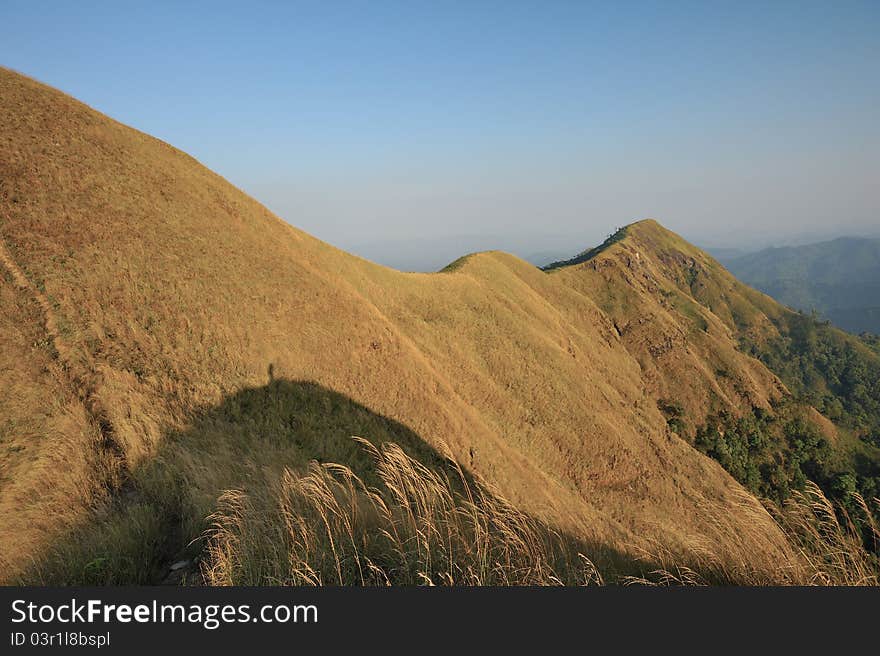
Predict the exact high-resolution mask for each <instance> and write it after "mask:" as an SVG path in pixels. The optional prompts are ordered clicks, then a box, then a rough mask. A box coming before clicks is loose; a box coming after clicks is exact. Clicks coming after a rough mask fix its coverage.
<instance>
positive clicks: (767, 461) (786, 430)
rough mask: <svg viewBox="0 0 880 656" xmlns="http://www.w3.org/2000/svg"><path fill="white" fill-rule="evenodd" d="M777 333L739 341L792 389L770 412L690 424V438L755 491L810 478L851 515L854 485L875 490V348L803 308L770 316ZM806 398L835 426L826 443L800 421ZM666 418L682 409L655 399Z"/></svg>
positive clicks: (773, 493) (879, 482) (773, 492)
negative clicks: (762, 339) (696, 425)
mask: <svg viewBox="0 0 880 656" xmlns="http://www.w3.org/2000/svg"><path fill="white" fill-rule="evenodd" d="M776 327H777V329H778V330H779V332H780V335H779V337H777V338H775V339H771V340H769V341H767V342H763V343H759V342H756V341H749V340H747V339H744V340H743V341H742V348H743V350H745V351H746V352H748V353H750V354H751V355H753V356H754V357H756V358H758V359H759V360H761V361H762V362H763V363H764V364H765V365H766V366H767V367H768V368H769V369H771V370H772V371H773V372H775V373H776V374H777V375H778V376H779V377H780V378H781V379H782V380H783V381H784V382H785V384H786V385H787V387H788V388H789V390H790V391H791V392H792V395H793V396H792V398H790V399H786V400H783V401H782V402H780V403H778V404H776V405H775V406H774V408H773V409H772V411H766V410H763V409H761V408H754V409H753V410H752V412H751V413H748V414H746V415H745V416H743V417H740V418H735V417H733V416H731V415H730V414H729V413H726V412H722V413H719V414H717V415H715V416H713V417H711V418H710V419H709V421H708V422H707V423H706V424H705V425H703V426H702V427H700V428H699V429H698V430H697V434H696V439H695V446H696V447H697V448H698V449H700V450H701V451H703V452H704V453H706V454H707V455H709V456H711V457H712V458H714V459H715V460H717V461H718V462H719V463H720V464H721V465H722V466H723V467H724V468H725V469H726V470H727V471H728V472H730V473H731V474H732V475H733V476H734V478H736V479H737V480H738V481H739V482H740V483H742V484H743V485H745V486H746V487H747V488H748V489H749V490H750V491H751V492H753V493H755V494H758V495H759V496H762V497H765V498H768V499H772V500H774V501H777V502H780V503H781V502H783V501H785V500H786V499H787V498H789V496H790V494H791V492H792V491H793V490H803V489H804V487H805V485H806V483H807V480H812V481H813V482H815V483H816V484H817V485H818V486H819V487H820V488H821V489H822V491H823V492H824V494H825V495H826V496H828V498H829V499H832V500H833V501H835V502H836V503H838V504H840V505H841V506H842V507H843V508H846V509H847V510H848V511H849V512H851V513H854V514H858V507H857V503H856V502H855V500H854V497H853V493H854V492H855V493H858V494H860V495H861V496H862V497H864V498H865V499H873V498H875V497H878V496H880V354H878V352H877V351H876V350H872V348H871V347H872V346H873V348H875V349H876V345H877V338H876V337H870V336H866V337H863V338H861V340H860V339H858V338H855V337H852V336H850V335H847V334H846V333H843V332H841V331H840V330H837V329H835V328H834V327H833V326H831V325H830V324H829V323H828V322H826V321H820V320H818V319H817V318H816V317H815V316H811V315H806V314H802V313H794V314H786V315H783V316H782V317H780V318H779V319H778V320H777V322H776ZM807 406H813V407H814V408H816V409H817V410H819V411H820V412H821V413H822V414H823V415H825V416H826V417H827V418H829V419H831V420H832V421H833V422H834V423H835V425H836V426H837V427H838V428H839V429H840V436H839V438H838V440H837V441H838V443H837V444H835V445H832V444H831V443H830V442H829V440H828V438H826V437H825V436H823V435H822V434H820V431H819V430H818V428H817V427H816V424H815V423H813V422H810V421H806V420H805V415H804V413H805V412H806V410H807ZM661 410H663V411H664V413H665V414H666V416H667V417H668V418H669V422H670V426H671V427H673V428H675V427H674V426H673V422H680V421H682V419H681V417H680V416H679V415H677V414H675V413H674V412H670V411H669V409H668V408H661Z"/></svg>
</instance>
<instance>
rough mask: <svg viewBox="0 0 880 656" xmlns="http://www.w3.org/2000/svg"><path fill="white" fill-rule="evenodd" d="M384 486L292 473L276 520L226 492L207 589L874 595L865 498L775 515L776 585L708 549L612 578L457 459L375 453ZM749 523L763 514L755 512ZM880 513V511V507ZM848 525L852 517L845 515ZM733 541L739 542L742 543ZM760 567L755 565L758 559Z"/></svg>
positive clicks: (343, 476)
mask: <svg viewBox="0 0 880 656" xmlns="http://www.w3.org/2000/svg"><path fill="white" fill-rule="evenodd" d="M355 439H356V440H357V441H358V442H359V443H360V444H361V445H362V446H363V448H364V449H365V450H367V452H368V453H369V454H370V455H371V457H372V458H373V459H374V460H375V463H376V469H377V472H378V474H379V480H380V484H379V485H378V486H369V485H367V484H366V483H364V481H363V480H362V479H361V478H360V477H359V476H357V475H356V474H355V473H354V472H352V471H351V469H350V468H348V467H347V466H345V465H340V464H334V463H324V464H318V463H315V462H313V463H312V466H311V467H310V469H309V471H308V472H307V473H305V474H298V473H294V472H291V471H289V470H287V471H285V474H284V477H283V480H282V482H281V484H280V486H279V490H278V493H277V498H276V500H275V501H276V504H277V505H276V506H275V508H271V507H267V506H265V505H264V504H262V503H261V504H258V505H255V504H254V503H253V502H252V500H251V498H250V497H249V496H248V494H246V493H245V492H243V491H241V490H228V491H226V492H224V493H223V495H222V496H221V497H220V508H219V509H218V511H217V512H215V513H214V514H213V515H212V517H211V520H212V526H211V528H210V529H209V530H208V531H207V548H206V558H205V560H204V561H203V563H202V568H201V569H202V575H203V577H204V580H205V582H206V583H208V584H209V585H361V586H362V585H380V586H385V585H467V586H481V585H602V584H605V583H617V584H626V585H632V584H639V585H708V584H724V585H858V586H865V585H877V584H878V575H880V561H878V558H877V557H876V556H875V555H873V554H871V553H869V552H868V551H867V550H866V549H865V547H864V542H863V539H862V531H863V530H868V531H870V532H871V534H872V535H873V536H874V539H875V540H876V539H877V538H880V533H878V530H877V523H876V515H875V513H874V512H873V511H872V510H871V509H870V508H869V507H868V504H867V503H865V502H864V500H862V499H861V498H860V497H859V498H858V503H859V507H860V508H861V511H862V516H861V517H860V518H858V519H856V520H854V519H852V518H850V517H849V515H847V514H846V513H845V511H843V510H842V509H841V508H835V507H834V506H833V505H832V504H831V502H829V501H828V499H827V498H825V496H824V495H823V494H822V492H821V490H819V488H818V487H816V486H815V485H813V484H810V485H809V486H808V488H807V490H806V491H805V492H803V493H798V494H796V495H795V496H794V498H792V499H791V500H790V501H789V502H788V503H787V504H786V506H785V508H784V509H782V510H780V511H777V513H776V517H777V521H778V522H779V526H780V529H781V530H782V531H783V532H784V533H785V535H786V537H787V538H788V540H789V542H790V543H791V544H792V545H793V547H794V549H793V550H792V552H791V553H790V554H789V555H788V558H787V559H786V560H785V561H782V562H780V563H779V565H780V566H779V568H778V569H777V570H776V571H775V572H772V573H768V572H767V571H764V570H762V569H760V568H755V567H754V564H753V562H752V561H751V560H750V559H748V558H746V559H744V560H743V562H740V563H731V562H730V561H729V560H727V559H725V558H723V557H719V556H718V554H716V553H714V552H713V551H712V549H711V547H710V546H708V545H707V547H706V548H705V549H703V550H699V551H697V552H696V557H695V558H694V559H693V560H692V561H689V562H686V561H683V560H682V559H681V556H680V555H678V554H674V553H672V552H670V551H669V550H668V549H667V548H665V547H664V545H662V544H659V543H658V544H656V545H653V547H652V548H651V549H650V550H643V551H642V553H641V556H640V558H639V560H638V561H637V562H636V563H634V564H632V565H631V567H634V568H635V569H636V570H638V569H641V570H642V571H641V573H639V574H621V572H619V571H602V570H601V569H600V567H598V566H597V565H596V564H595V563H594V562H593V561H592V560H591V559H590V558H589V556H588V555H586V554H585V553H584V551H583V550H584V545H582V544H578V543H577V541H576V540H574V539H572V538H571V537H570V536H563V535H560V534H559V533H558V532H555V531H553V530H552V529H550V528H549V527H547V526H546V525H543V524H541V523H540V522H537V521H535V520H534V519H533V518H531V517H529V516H528V515H526V514H524V513H523V512H522V511H520V510H518V509H517V508H516V507H515V506H513V505H512V504H511V503H510V502H508V501H507V500H506V499H504V497H503V496H502V495H501V494H500V493H499V492H498V491H497V490H494V489H492V488H491V486H489V485H488V484H486V483H485V482H484V481H479V480H477V481H474V480H472V479H470V478H469V477H468V476H466V475H465V473H464V471H463V470H462V468H461V466H460V465H459V464H458V463H456V462H455V461H454V460H452V459H450V460H449V461H448V462H447V467H446V470H445V471H444V472H443V473H438V472H437V471H433V470H431V469H428V468H426V467H424V466H423V465H421V464H420V463H419V462H418V461H416V460H415V459H413V458H411V457H409V456H407V455H406V453H404V452H403V451H402V450H401V449H400V448H399V447H397V446H396V445H394V444H387V445H384V446H383V447H381V448H376V447H375V446H373V445H372V444H371V443H369V442H366V441H364V440H360V439H359V438H355ZM743 508H744V511H745V512H754V509H753V507H752V506H751V505H750V504H748V503H744V504H743ZM878 509H880V502H878ZM839 515H843V519H841V518H840V517H839ZM730 537H731V539H736V536H733V535H731V536H730ZM760 558H761V555H755V560H757V561H760Z"/></svg>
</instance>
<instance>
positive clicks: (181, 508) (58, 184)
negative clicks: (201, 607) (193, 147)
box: [0, 69, 835, 582]
mask: <svg viewBox="0 0 880 656" xmlns="http://www.w3.org/2000/svg"><path fill="white" fill-rule="evenodd" d="M0 92H2V93H0V103H2V104H3V107H2V109H3V110H4V112H3V116H4V117H5V118H4V119H3V121H2V122H0V140H2V142H3V144H4V152H5V155H4V157H3V159H2V160H0V197H2V198H3V199H4V209H3V213H2V217H0V243H2V244H4V245H5V249H6V250H7V251H8V254H9V258H8V259H9V261H10V262H12V263H13V264H14V267H9V266H7V267H3V273H4V276H3V277H2V278H0V294H2V298H3V302H4V305H3V307H4V308H12V309H11V310H10V311H8V312H7V313H5V315H4V316H3V317H0V357H3V358H4V360H3V362H2V364H3V366H2V367H0V383H2V384H3V385H5V386H6V389H8V390H10V393H9V394H8V395H7V396H6V398H4V399H3V400H2V401H0V420H2V423H0V427H2V428H3V442H4V444H5V445H6V450H5V451H4V452H2V454H0V458H2V460H0V464H2V472H3V478H2V480H3V486H2V488H0V511H2V512H0V528H2V530H0V560H2V561H3V562H4V564H5V565H6V568H7V576H17V575H22V576H27V575H28V572H27V569H28V565H27V563H28V562H29V561H37V562H46V563H50V565H46V567H48V568H49V571H52V572H55V573H54V574H51V575H48V576H49V579H50V580H54V581H58V580H62V581H70V580H78V581H81V580H87V581H92V582H94V581H96V580H97V581H98V582H100V581H102V580H103V579H101V578H100V576H101V571H103V570H101V571H98V572H95V567H94V563H95V562H98V561H100V562H104V561H103V560H101V559H105V560H106V559H109V560H110V561H111V562H112V561H114V560H117V559H124V558H129V559H142V561H143V563H144V565H143V573H142V574H139V575H142V576H148V575H149V572H151V571H153V570H154V569H155V568H157V567H159V566H160V561H161V560H162V559H163V558H168V557H169V556H172V555H174V554H175V553H176V552H177V551H176V550H184V549H185V545H186V544H188V543H190V542H191V541H192V540H194V539H197V538H198V536H199V535H200V534H202V533H203V532H204V530H205V521H206V519H205V518H206V517H208V516H209V515H210V514H211V513H213V512H214V511H215V510H216V507H217V503H218V498H219V497H221V496H222V494H223V492H224V490H229V489H239V490H244V491H247V492H248V493H249V494H250V495H251V496H252V497H253V498H264V497H265V498H271V494H272V493H273V491H274V490H276V489H277V487H278V485H279V481H280V480H281V478H282V475H283V468H284V467H289V468H291V469H293V470H297V471H301V470H304V469H305V468H306V467H307V465H308V461H309V460H311V459H314V458H316V457H317V458H320V459H323V460H334V461H337V462H342V463H343V464H352V463H360V462H361V460H359V456H357V454H356V452H355V450H354V449H353V448H352V447H350V446H348V442H346V441H345V440H346V439H347V438H348V437H349V436H350V435H354V434H356V435H359V436H362V437H365V438H368V439H371V438H372V439H376V440H378V441H381V439H383V437H384V435H383V434H382V433H383V431H386V430H390V429H386V428H383V427H382V426H384V424H381V422H380V423H378V424H377V423H376V422H377V421H378V420H376V419H375V417H381V418H384V419H387V420H388V421H393V422H396V424H399V425H401V426H404V427H405V428H406V430H408V431H410V432H411V433H412V434H414V435H416V436H418V437H419V438H420V439H421V440H422V441H423V442H424V448H425V449H433V450H435V451H436V452H438V453H444V452H447V451H448V452H450V453H451V454H452V455H454V456H455V458H456V459H457V460H458V461H459V462H462V463H464V464H465V465H466V466H467V467H468V469H469V470H470V471H472V472H473V473H474V474H475V475H478V476H479V477H480V478H482V479H485V480H487V481H489V482H490V483H491V484H492V485H493V486H495V487H497V489H499V490H500V491H501V492H503V493H504V495H505V496H506V497H507V498H509V499H510V500H511V501H512V503H514V504H515V505H516V506H517V507H518V508H520V509H522V510H524V511H525V512H527V513H528V514H530V515H532V516H534V517H536V518H538V519H539V520H541V521H542V522H546V523H547V524H548V525H549V526H551V527H553V528H554V529H555V530H558V531H562V532H565V533H566V534H571V535H574V536H576V537H577V538H579V539H583V540H585V541H586V542H588V543H590V544H596V545H604V546H605V547H607V548H609V549H610V548H612V547H613V548H614V549H617V550H620V551H621V552H626V553H628V554H629V556H628V557H630V558H632V559H636V558H637V556H638V554H639V553H643V552H644V551H645V550H648V549H650V548H652V547H653V546H656V545H657V544H662V545H663V546H664V548H665V549H668V550H669V552H670V553H675V554H678V555H680V556H681V558H682V559H683V561H682V562H690V561H691V560H693V561H696V560H699V558H700V557H701V554H704V553H705V552H706V551H707V550H709V551H711V552H712V553H714V554H715V556H716V557H717V559H718V560H719V562H724V563H742V562H745V561H748V562H751V563H753V566H754V567H755V568H756V569H758V570H760V571H762V572H764V573H765V574H766V575H767V576H768V577H773V576H776V575H777V574H778V571H777V570H778V568H779V564H780V563H783V562H788V561H789V560H790V559H792V558H795V556H794V555H793V553H792V551H791V548H790V546H789V545H788V544H787V543H786V542H785V539H784V537H783V535H782V534H781V532H780V530H779V529H778V527H777V526H776V525H775V524H774V522H773V521H772V519H771V518H770V516H769V515H768V514H767V512H766V511H765V510H764V509H763V507H762V506H761V505H760V504H759V503H758V501H757V500H756V499H755V498H754V497H752V496H750V495H749V494H747V493H746V492H745V491H744V489H743V488H742V486H741V485H740V484H739V483H737V481H736V480H734V478H732V477H731V476H730V475H729V474H728V473H727V472H726V471H725V470H724V469H723V468H722V467H721V466H720V465H719V464H718V463H716V462H715V461H714V460H712V459H711V458H709V457H707V456H705V455H704V454H703V453H701V452H699V451H698V450H697V449H695V448H694V446H693V439H694V436H695V435H696V433H697V428H698V427H699V426H701V425H702V424H704V423H705V422H706V421H707V420H708V419H709V417H710V416H712V415H713V414H715V413H718V412H727V413H732V414H733V415H736V416H741V415H744V414H746V413H748V412H751V411H752V409H753V408H755V407H759V408H764V409H772V408H773V407H774V405H775V404H777V403H778V401H779V399H781V398H782V397H785V396H787V395H788V390H787V388H786V386H785V384H783V383H782V382H781V380H780V379H779V378H778V377H777V376H776V375H775V374H773V373H772V372H770V371H769V370H768V369H767V368H766V367H765V366H764V365H763V364H761V362H759V361H758V360H757V359H755V358H753V357H751V356H750V355H747V354H745V353H743V352H742V351H741V350H740V349H739V346H738V344H737V342H736V337H737V334H738V333H744V334H749V335H753V336H754V339H755V340H756V341H760V340H765V339H769V338H772V337H775V336H778V334H779V330H778V328H776V326H775V324H774V322H773V320H771V319H770V318H768V317H769V316H771V315H773V316H776V315H782V314H784V313H785V312H787V310H785V309H784V308H781V307H780V306H778V305H777V304H775V303H774V302H773V301H772V300H771V299H769V298H768V297H766V296H764V295H761V294H759V293H757V292H754V291H752V290H747V288H745V286H744V285H741V283H738V282H737V281H735V279H733V278H732V276H730V275H729V274H727V273H726V272H725V271H724V270H723V268H720V265H718V264H717V262H715V261H714V260H712V259H711V258H709V257H708V256H707V255H705V254H704V253H702V252H701V251H699V250H698V249H696V248H694V247H693V246H690V245H689V244H687V243H686V242H684V241H683V240H681V239H680V238H679V237H677V236H676V235H674V234H673V233H670V232H668V231H666V230H665V229H663V228H662V227H661V226H659V224H657V223H656V222H651V221H643V222H639V223H636V224H632V225H631V226H629V227H628V228H627V234H626V236H625V238H622V239H620V240H618V241H617V242H615V243H612V244H610V245H609V246H608V247H607V248H605V249H604V250H603V251H601V252H599V253H597V254H596V255H595V257H592V258H590V259H588V260H585V261H583V262H579V263H576V264H574V265H571V266H565V267H558V268H556V269H554V270H553V271H552V272H549V273H548V272H544V271H541V270H539V269H538V268H536V267H534V266H532V265H530V264H528V263H527V262H525V261H523V260H520V259H519V258H516V257H515V256H512V255H509V254H506V253H502V252H497V251H490V252H485V253H478V254H472V255H469V256H465V257H464V258H460V259H459V260H457V261H456V262H454V263H451V264H450V266H448V267H447V268H446V269H444V270H443V271H442V272H438V273H432V274H419V273H402V272H398V271H395V270H392V269H389V268H387V267H382V266H380V265H377V264H374V263H372V262H368V261H366V260H363V259H360V258H357V257H355V256H351V255H348V254H347V253H344V252H342V251H340V250H338V249H336V248H334V247H333V246H330V245H329V244H325V243H323V242H321V241H319V240H317V239H315V238H313V237H311V236H309V235H307V234H306V233H304V232H302V231H300V230H297V229H296V228H293V227H292V226H290V225H288V224H287V223H285V222H283V221H281V220H280V219H278V218H277V217H275V216H273V215H272V214H271V213H270V212H269V211H268V210H266V209H265V208H263V207H262V206H261V205H259V203H257V202H256V201H254V200H253V199H251V198H249V197H247V196H246V195H244V194H243V193H241V192H240V191H238V190H237V189H235V188H234V187H232V185H230V184H229V183H228V182H226V181H225V180H223V179H222V178H221V177H220V176H217V175H216V174H214V173H212V172H210V171H208V170H207V169H205V168H204V167H202V166H201V165H200V164H198V162H197V161H196V160H194V159H193V158H191V157H189V156H187V155H185V154H182V153H181V152H180V151H177V150H176V149H174V148H172V147H170V146H168V145H167V144H164V143H163V142H160V141H158V140H154V139H152V138H151V137H149V136H148V135H144V134H143V133H139V132H137V131H134V130H131V129H130V128H127V127H125V126H123V125H122V124H120V123H117V122H115V121H112V120H111V119H107V118H106V117H104V116H103V115H100V114H98V113H97V112H95V111H94V110H91V109H89V108H88V107H86V106H85V105H82V104H81V103H78V102H77V101H74V100H73V99H71V98H69V97H67V96H64V95H63V94H61V93H60V92H57V91H55V90H52V89H50V88H48V87H45V86H44V85H41V84H39V83H37V82H34V81H32V80H29V79H27V78H24V77H22V76H20V75H17V74H15V73H12V72H10V71H7V70H5V69H0ZM16 271H20V272H21V275H20V276H19V275H18V274H16V273H15V272H16ZM22 276H23V277H24V278H25V279H26V282H27V284H23V281H22V280H20V278H21V277H22ZM34 290H37V291H38V293H39V295H37V294H35V293H34ZM40 298H44V299H45V303H46V305H48V307H49V308H50V309H51V311H52V315H53V317H54V321H55V323H56V324H57V329H56V332H57V334H58V335H60V336H62V337H63V347H62V348H61V349H59V348H57V347H53V345H52V344H51V343H50V342H51V340H49V342H46V331H45V325H44V324H45V321H44V320H41V319H40V318H39V312H38V310H39V308H40V306H41V303H40V300H39V299H40ZM721 300H723V302H720V301H721ZM768 313H769V314H768ZM50 332H52V331H50ZM722 367H723V368H724V371H725V375H724V376H720V375H719V374H718V371H719V370H720V368H722ZM276 381H286V382H287V383H289V384H290V385H291V386H293V389H303V386H306V387H308V386H309V385H314V386H317V387H318V388H320V389H326V390H330V391H331V392H332V396H328V395H323V394H316V395H311V396H309V397H307V398H308V399H311V400H309V401H302V403H303V405H302V407H300V406H293V407H291V406H289V405H285V403H286V402H284V401H283V398H288V397H283V398H282V397H279V396H278V394H277V393H276V391H277V385H276V387H273V385H275V382H276ZM249 389H271V390H275V391H273V392H272V393H271V394H268V395H266V396H265V398H264V397H262V396H261V397H259V400H257V401H254V400H253V398H252V395H248V394H245V393H244V391H246V390H249ZM308 389H312V388H308ZM290 398H292V399H294V400H296V399H298V398H300V397H297V396H296V395H295V394H294V395H292V396H291V397H290ZM667 398H675V399H676V400H677V402H679V403H681V404H682V409H683V412H684V413H685V414H686V415H687V416H688V418H689V419H688V425H687V426H684V427H677V430H673V429H672V428H671V427H670V424H669V422H668V417H666V416H665V415H664V413H663V411H661V409H660V408H661V406H662V401H663V400H664V399H667ZM39 399H51V401H50V402H49V403H41V402H40V401H39ZM273 399H274V400H273ZM279 399H280V400H279ZM340 399H348V400H350V401H351V403H352V404H354V405H353V406H352V407H354V408H361V409H363V410H357V409H355V410H351V409H350V408H349V406H347V405H346V402H345V401H343V400H340ZM297 402H298V403H299V402H300V401H297ZM242 404H245V405H242ZM248 404H256V405H254V406H251V405H248ZM273 404H277V405H273ZM245 406H247V407H245ZM37 407H39V408H41V411H40V412H39V413H35V412H34V410H33V409H34V408H37ZM216 408H223V411H222V413H220V414H219V415H218V414H217V413H216V412H214V411H212V409H216ZM343 412H344V413H346V414H344V415H342V414H340V413H343ZM367 412H369V413H372V415H371V416H368V415H367V414H365V413H367ZM206 416H207V417H209V418H210V419H207V420H204V419H201V417H206ZM384 419H383V420H384ZM812 420H814V421H815V422H816V423H817V424H818V425H820V426H821V428H822V430H823V431H825V432H826V433H827V434H828V435H829V436H830V437H834V434H835V430H834V427H833V426H829V425H828V424H826V423H824V422H823V421H821V419H820V418H819V417H813V419H812ZM371 430H372V431H378V432H379V433H380V434H374V435H370V434H364V433H365V432H368V431H371ZM343 432H347V433H348V435H344V434H343ZM392 434H393V431H392V433H389V435H392ZM343 438H345V439H343ZM414 448H415V447H414ZM419 448H421V447H419ZM359 466H360V465H359ZM120 508H122V509H123V510H124V512H122V513H121V514H119V513H117V511H116V510H118V509H120ZM114 509H116V510H114ZM154 516H155V519H149V520H148V519H146V518H147V517H154ZM137 518H141V519H140V520H138V521H142V522H143V523H142V524H137V523H135V521H136V519H137ZM65 535H69V536H77V537H76V539H72V538H71V539H70V540H68V541H67V542H65V539H64V536H65ZM143 535H147V536H149V540H146V542H147V543H149V544H156V545H166V543H167V542H168V541H169V539H170V538H169V536H177V537H176V538H175V539H174V540H172V541H174V542H175V544H174V545H171V546H167V545H166V546H156V547H155V549H154V551H149V550H147V551H146V552H144V551H143V549H144V547H135V546H132V545H134V544H142V543H144V538H143V537H141V538H139V539H135V538H134V537H132V536H143ZM120 536H122V537H120ZM111 539H113V540H116V542H114V543H113V544H117V545H118V544H119V543H122V544H125V545H128V546H126V547H125V549H131V550H134V551H132V552H131V553H129V552H127V551H125V549H122V548H121V547H120V548H119V551H120V553H115V552H108V551H107V547H106V545H107V544H108V542H107V541H109V540H111ZM76 545H81V546H76ZM95 545H97V546H95ZM600 551H601V550H600ZM132 554H135V555H132ZM138 562H141V560H138ZM52 563H54V564H52ZM59 563H60V564H59ZM53 567H55V568H61V569H52V568H53ZM99 569H100V568H99ZM59 572H60V573H59ZM133 575H134V574H133ZM90 576H94V577H96V578H95V579H92V578H89V577H90ZM129 582H131V581H129ZM141 582H143V581H141Z"/></svg>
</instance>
